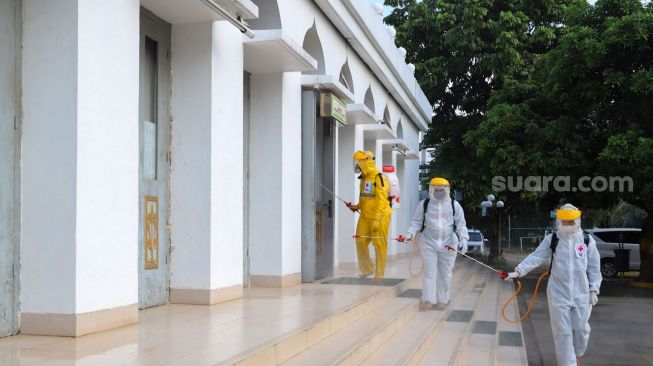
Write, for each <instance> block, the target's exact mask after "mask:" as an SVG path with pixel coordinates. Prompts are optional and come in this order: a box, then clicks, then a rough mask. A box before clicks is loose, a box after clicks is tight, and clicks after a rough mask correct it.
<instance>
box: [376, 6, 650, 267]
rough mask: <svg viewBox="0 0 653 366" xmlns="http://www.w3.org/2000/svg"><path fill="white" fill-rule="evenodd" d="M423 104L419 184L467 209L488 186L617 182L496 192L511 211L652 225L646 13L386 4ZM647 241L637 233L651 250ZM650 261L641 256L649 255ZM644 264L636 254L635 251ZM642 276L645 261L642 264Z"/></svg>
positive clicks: (647, 10)
mask: <svg viewBox="0 0 653 366" xmlns="http://www.w3.org/2000/svg"><path fill="white" fill-rule="evenodd" d="M386 4H388V5H392V6H394V7H395V10H394V11H393V13H392V14H391V15H390V16H388V17H387V18H386V21H387V22H388V23H390V24H393V25H395V27H396V28H397V30H398V35H397V39H398V41H399V43H400V44H401V45H402V46H404V47H405V48H406V49H407V50H408V59H409V61H410V62H412V63H414V64H415V65H416V76H417V78H418V80H420V85H422V88H423V89H424V91H425V93H426V95H427V97H428V98H429V100H431V101H432V102H433V103H434V111H435V117H434V118H433V121H432V122H433V123H432V126H431V128H430V130H429V132H428V134H427V136H426V138H425V140H424V147H434V148H435V149H436V157H435V159H434V160H433V161H432V162H431V164H430V166H429V167H428V169H429V173H430V175H443V176H447V177H450V178H452V180H453V181H454V183H455V184H456V188H458V189H461V190H463V191H465V193H466V194H468V195H469V196H471V200H469V201H468V202H466V203H467V205H466V206H467V208H473V207H474V206H475V205H476V203H477V202H478V201H479V200H480V199H481V198H482V196H483V193H487V192H488V190H489V189H490V188H491V177H493V176H570V177H571V182H572V184H573V185H575V184H576V182H577V179H578V178H580V177H582V176H590V177H595V176H606V177H608V176H628V177H632V179H633V183H634V185H633V188H634V189H633V191H632V192H600V193H599V192H580V191H570V192H552V191H549V192H524V191H522V192H519V193H503V195H504V196H505V198H507V199H508V203H509V205H511V206H512V207H511V208H512V209H513V210H519V209H520V208H525V207H537V206H538V205H539V206H540V207H541V208H542V209H546V210H549V209H551V208H552V207H553V206H554V205H555V204H557V203H560V202H561V201H563V200H565V201H572V202H573V203H575V204H576V205H579V206H581V207H584V208H606V207H610V206H612V205H614V204H615V203H616V202H619V201H620V200H625V201H628V202H631V203H634V204H636V205H637V206H639V207H642V208H643V209H645V210H646V211H647V212H648V213H649V218H653V215H652V213H653V179H651V178H653V6H652V5H651V4H645V3H643V2H641V1H640V0H598V1H597V2H596V4H595V5H590V4H588V3H587V2H586V1H585V0H534V1H518V0H431V1H427V0H424V1H419V2H418V1H414V0H387V1H386ZM649 221H651V222H650V224H649V225H648V226H647V227H650V229H651V232H650V233H648V234H646V233H645V235H644V236H645V237H649V238H650V240H651V242H652V243H653V219H649ZM651 252H653V250H652V251H651ZM642 253H643V254H645V255H647V254H646V253H644V252H642ZM643 260H644V261H645V262H649V265H648V266H647V267H648V268H649V269H651V271H649V274H648V275H647V276H644V277H650V278H653V256H651V258H648V259H646V258H643Z"/></svg>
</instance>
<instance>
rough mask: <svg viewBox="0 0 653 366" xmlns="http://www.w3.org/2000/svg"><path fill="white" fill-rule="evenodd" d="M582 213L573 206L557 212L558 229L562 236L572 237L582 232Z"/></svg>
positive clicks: (567, 206)
mask: <svg viewBox="0 0 653 366" xmlns="http://www.w3.org/2000/svg"><path fill="white" fill-rule="evenodd" d="M580 216H581V211H580V210H579V209H578V208H576V207H574V206H573V205H571V204H569V203H568V204H566V205H564V206H562V207H561V208H560V209H559V210H558V211H556V229H557V230H558V234H559V235H560V236H563V237H564V236H572V235H575V234H577V233H578V231H580Z"/></svg>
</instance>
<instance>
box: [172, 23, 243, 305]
mask: <svg viewBox="0 0 653 366" xmlns="http://www.w3.org/2000/svg"><path fill="white" fill-rule="evenodd" d="M172 54H173V62H172V84H173V91H172V114H173V124H172V126H173V127H172V128H173V130H172V150H173V151H172V154H173V159H172V169H171V182H172V184H171V187H172V188H171V190H172V192H171V200H172V217H171V222H172V225H171V233H172V245H173V256H172V261H171V272H172V280H171V287H172V290H171V299H172V301H173V302H182V303H187V302H190V303H196V302H200V303H205V302H208V303H214V302H217V301H220V300H221V301H223V300H226V299H230V298H233V297H239V296H240V295H242V279H243V277H242V271H243V261H242V256H243V247H242V245H233V243H239V242H242V237H243V230H242V227H243V214H242V212H243V211H242V210H243V205H242V202H243V194H242V192H243V155H242V151H243V145H242V144H243V124H242V120H243V101H242V95H243V93H242V88H243V73H242V69H243V49H242V35H241V34H240V32H238V30H237V29H235V28H234V27H233V26H232V25H230V24H228V23H226V22H224V21H218V22H204V23H195V24H182V25H175V26H173V30H172ZM234 286H237V287H240V288H241V291H240V292H239V291H234V290H237V289H234V290H231V291H229V293H228V294H220V293H219V291H221V290H223V289H225V288H231V287H234ZM188 290H194V291H195V293H194V294H193V293H191V292H189V291H188ZM207 291H208V292H207ZM211 291H213V292H215V291H218V294H214V295H213V296H211ZM201 294H204V295H202V296H201V297H202V298H203V299H204V300H198V298H197V297H198V296H200V295H201Z"/></svg>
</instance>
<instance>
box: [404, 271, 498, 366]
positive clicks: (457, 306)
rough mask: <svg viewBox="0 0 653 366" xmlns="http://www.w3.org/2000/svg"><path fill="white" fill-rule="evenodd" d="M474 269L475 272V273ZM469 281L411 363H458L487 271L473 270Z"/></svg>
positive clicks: (480, 297)
mask: <svg viewBox="0 0 653 366" xmlns="http://www.w3.org/2000/svg"><path fill="white" fill-rule="evenodd" d="M472 271H473V272H472ZM470 272H471V275H469V276H468V278H469V281H468V282H467V283H466V284H465V286H464V287H463V288H462V289H461V290H460V292H459V293H458V294H457V295H456V300H455V301H452V303H451V304H450V305H449V308H448V309H447V312H446V314H445V316H444V317H443V319H442V320H441V321H440V322H439V323H438V325H437V326H436V328H435V329H434V331H433V332H432V333H431V334H430V336H429V338H428V339H427V340H426V341H425V342H424V344H423V345H422V347H421V349H420V350H419V351H418V352H417V353H416V354H415V356H414V357H413V358H412V359H411V360H410V362H409V364H410V365H455V364H456V363H457V360H458V358H459V357H460V351H461V349H462V348H463V345H464V343H465V341H466V336H467V334H468V333H469V332H470V329H471V327H472V324H473V318H474V314H475V311H476V308H477V305H478V303H479V302H480V301H481V299H482V296H481V295H482V293H483V289H484V287H485V279H486V278H487V273H485V272H480V269H479V268H478V267H474V269H472V270H470Z"/></svg>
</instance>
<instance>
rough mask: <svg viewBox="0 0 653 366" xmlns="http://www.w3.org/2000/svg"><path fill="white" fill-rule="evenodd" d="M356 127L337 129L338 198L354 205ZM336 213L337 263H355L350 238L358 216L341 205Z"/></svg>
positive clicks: (356, 181)
mask: <svg viewBox="0 0 653 366" xmlns="http://www.w3.org/2000/svg"><path fill="white" fill-rule="evenodd" d="M357 127H358V126H356V125H350V126H347V127H343V128H339V129H338V131H339V132H338V179H337V182H338V184H337V186H338V196H340V197H342V198H343V199H345V200H348V201H351V202H354V203H356V202H358V182H359V180H358V179H356V174H355V173H354V170H353V167H354V163H353V161H354V160H353V156H354V152H355V151H356V144H355V139H356V130H357ZM361 138H362V134H361ZM361 146H362V142H361ZM336 211H337V215H338V221H337V225H336V226H337V227H338V236H337V238H338V240H337V243H338V254H337V259H338V263H354V262H356V246H355V245H354V238H352V236H353V235H354V233H355V232H356V221H357V220H358V214H355V213H352V212H351V211H350V210H349V209H348V208H347V207H346V206H345V205H343V204H338V205H337V206H336Z"/></svg>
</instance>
